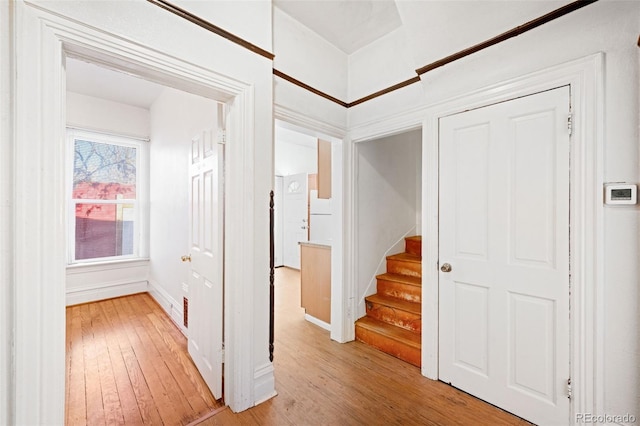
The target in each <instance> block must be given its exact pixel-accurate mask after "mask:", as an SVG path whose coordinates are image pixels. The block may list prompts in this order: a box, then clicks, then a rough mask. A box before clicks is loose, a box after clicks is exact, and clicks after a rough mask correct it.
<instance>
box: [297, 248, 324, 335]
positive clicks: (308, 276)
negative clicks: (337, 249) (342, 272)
mask: <svg viewBox="0 0 640 426" xmlns="http://www.w3.org/2000/svg"><path fill="white" fill-rule="evenodd" d="M300 256H301V268H300V284H301V289H300V305H301V306H302V307H303V308H305V311H306V313H307V314H308V315H311V316H312V317H315V318H317V319H319V320H321V321H324V322H326V323H327V324H330V323H331V248H330V247H324V246H315V245H307V244H301V245H300Z"/></svg>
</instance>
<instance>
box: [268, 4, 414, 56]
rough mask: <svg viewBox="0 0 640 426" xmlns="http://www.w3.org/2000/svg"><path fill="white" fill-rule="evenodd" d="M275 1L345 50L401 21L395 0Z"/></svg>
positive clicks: (381, 33)
mask: <svg viewBox="0 0 640 426" xmlns="http://www.w3.org/2000/svg"><path fill="white" fill-rule="evenodd" d="M273 4H274V5H275V6H276V7H277V8H279V9H280V10H282V11H283V12H285V13H286V14H288V15H289V16H291V17H292V18H294V19H295V20H297V21H298V22H300V23H301V24H303V25H305V26H306V27H308V28H309V29H311V30H313V31H314V32H315V33H317V34H319V35H320V36H321V37H322V38H324V39H325V40H327V41H328V42H329V43H331V44H333V45H334V46H336V47H337V48H338V49H340V50H342V51H343V52H344V53H346V54H351V53H353V52H355V51H357V50H358V49H360V48H362V47H364V46H366V45H367V44H369V43H371V42H373V41H375V40H377V39H379V38H380V37H382V36H384V35H386V34H388V33H389V32H391V31H393V30H395V29H397V28H400V26H401V25H402V21H401V20H400V15H399V14H398V8H397V7H396V2H395V1H394V0H347V1H345V0H273Z"/></svg>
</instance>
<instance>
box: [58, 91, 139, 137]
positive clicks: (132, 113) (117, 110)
mask: <svg viewBox="0 0 640 426" xmlns="http://www.w3.org/2000/svg"><path fill="white" fill-rule="evenodd" d="M67 125H68V126H70V127H78V128H81V129H84V130H92V131H97V132H105V133H110V134H116V135H119V136H130V137H134V138H139V139H149V110H148V109H145V108H140V107H135V106H131V105H125V104H121V103H118V102H113V101H109V100H106V99H100V98H96V97H93V96H87V95H83V94H80V93H74V92H67Z"/></svg>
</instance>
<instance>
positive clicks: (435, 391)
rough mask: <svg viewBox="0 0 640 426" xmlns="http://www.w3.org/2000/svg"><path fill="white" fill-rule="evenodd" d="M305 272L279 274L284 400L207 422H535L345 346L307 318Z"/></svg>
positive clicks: (365, 349)
mask: <svg viewBox="0 0 640 426" xmlns="http://www.w3.org/2000/svg"><path fill="white" fill-rule="evenodd" d="M299 297H300V293H299V278H298V272H297V271H293V270H290V269H286V268H279V269H277V270H276V300H275V306H276V334H275V337H276V341H275V359H274V366H275V378H276V390H277V391H278V395H277V396H276V397H274V398H272V399H270V400H269V401H266V402H264V403H262V404H260V405H258V406H256V407H253V408H251V409H249V410H246V411H244V412H242V413H237V414H236V413H233V412H231V411H230V410H226V411H223V412H221V413H219V414H217V415H215V416H213V417H211V418H209V419H206V420H204V421H203V422H202V423H200V424H201V425H204V426H207V425H244V424H246V425H249V424H251V425H281V424H282V425H290V424H295V425H298V424H304V425H310V426H311V425H327V424H340V425H363V424H371V425H379V424H385V425H433V426H436V425H438V426H442V425H470V424H473V425H528V424H529V423H527V422H526V421H524V420H522V419H519V418H518V417H515V416H513V415H511V414H509V413H506V412H504V411H502V410H500V409H498V408H496V407H493V406H491V405H489V404H487V403H485V402H483V401H480V400H479V399H476V398H474V397H472V396H470V395H467V394H465V393H464V392H461V391H459V390H457V389H455V388H453V387H451V386H448V385H446V384H444V383H441V382H438V381H433V380H429V379H427V378H425V377H423V376H422V375H421V374H420V369H419V368H417V367H414V366H412V365H410V364H407V363H405V362H403V361H400V360H398V359H396V358H394V357H391V356H389V355H387V354H385V353H382V352H380V351H377V350H375V349H373V348H371V347H369V346H367V345H365V344H363V343H360V342H350V343H346V344H340V343H337V342H333V341H331V340H330V338H329V333H328V332H327V331H325V330H323V329H321V328H319V327H317V326H315V325H313V324H311V323H309V322H307V321H305V320H304V315H303V313H304V312H303V311H302V310H301V309H300V308H299V303H300V299H299Z"/></svg>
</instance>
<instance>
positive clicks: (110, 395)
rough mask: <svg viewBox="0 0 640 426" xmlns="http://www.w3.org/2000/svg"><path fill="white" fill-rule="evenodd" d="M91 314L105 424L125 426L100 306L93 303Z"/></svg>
mask: <svg viewBox="0 0 640 426" xmlns="http://www.w3.org/2000/svg"><path fill="white" fill-rule="evenodd" d="M88 306H89V312H90V315H91V320H92V329H93V330H94V333H93V342H94V343H93V344H94V349H95V351H96V361H97V363H98V375H99V378H100V388H101V391H102V409H103V410H104V419H105V423H106V424H108V425H122V424H124V416H123V415H122V409H121V406H120V396H119V394H118V388H117V386H116V377H115V376H116V374H115V372H114V370H113V365H112V362H111V356H110V354H109V347H108V346H107V341H106V337H105V334H106V333H105V330H106V329H107V328H108V327H107V324H106V323H105V318H104V317H103V315H102V311H101V309H100V305H98V304H95V303H92V304H90V305H88Z"/></svg>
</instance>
